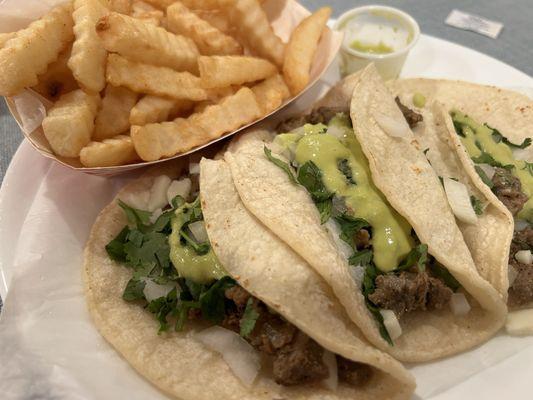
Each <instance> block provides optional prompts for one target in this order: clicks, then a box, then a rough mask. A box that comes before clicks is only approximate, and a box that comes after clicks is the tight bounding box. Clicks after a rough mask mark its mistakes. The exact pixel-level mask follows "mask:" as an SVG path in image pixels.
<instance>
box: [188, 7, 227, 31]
mask: <svg viewBox="0 0 533 400" xmlns="http://www.w3.org/2000/svg"><path fill="white" fill-rule="evenodd" d="M192 12H194V13H195V14H196V15H197V16H198V17H200V18H201V19H203V20H204V21H207V22H209V24H211V25H212V26H214V27H215V28H217V29H218V30H219V31H220V32H222V33H224V34H226V35H230V36H232V37H234V36H235V27H232V26H231V24H230V22H229V19H228V17H227V16H226V14H225V13H224V12H222V10H192Z"/></svg>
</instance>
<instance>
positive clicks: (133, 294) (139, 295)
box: [122, 278, 146, 301]
mask: <svg viewBox="0 0 533 400" xmlns="http://www.w3.org/2000/svg"><path fill="white" fill-rule="evenodd" d="M145 286H146V282H144V281H140V280H138V279H135V278H132V279H130V280H129V281H128V284H127V285H126V289H124V293H122V298H123V299H124V300H126V301H134V300H141V299H144V293H143V290H144V287H145Z"/></svg>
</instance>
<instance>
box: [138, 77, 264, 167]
mask: <svg viewBox="0 0 533 400" xmlns="http://www.w3.org/2000/svg"><path fill="white" fill-rule="evenodd" d="M261 115H262V113H261V109H260V107H259V105H258V104H257V101H256V99H255V96H254V94H253V92H252V91H251V90H250V89H249V88H247V87H243V88H241V89H240V90H239V91H238V92H237V93H235V94H234V95H232V96H228V97H226V98H225V99H223V100H222V101H221V102H220V103H219V104H215V105H212V106H209V107H207V108H206V109H205V110H204V111H203V112H201V113H198V114H193V115H191V116H190V117H189V118H186V119H185V118H178V119H176V120H174V121H172V122H162V123H159V124H148V125H145V126H143V127H138V126H132V129H131V136H132V139H133V143H134V145H135V149H136V151H137V153H138V154H139V156H140V157H141V158H142V159H143V160H145V161H153V160H158V159H160V158H163V157H170V156H173V155H175V154H178V153H183V152H186V151H188V150H191V149H192V148H194V147H196V146H200V145H203V144H206V143H208V142H210V141H211V140H214V139H218V138H219V137H220V136H222V135H223V134H224V133H227V132H231V131H234V130H235V129H238V128H240V127H242V126H244V125H246V124H248V123H250V122H253V121H254V120H256V119H257V118H259V117H260V116H261Z"/></svg>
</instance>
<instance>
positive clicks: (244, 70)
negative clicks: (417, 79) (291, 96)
mask: <svg viewBox="0 0 533 400" xmlns="http://www.w3.org/2000/svg"><path fill="white" fill-rule="evenodd" d="M198 68H199V69H200V78H201V79H202V83H203V85H204V87H206V88H218V87H220V88H223V87H226V86H230V85H242V84H243V83H247V82H255V81H259V80H262V79H266V78H268V77H271V76H273V75H275V74H277V72H278V69H277V68H276V66H275V65H274V64H272V63H271V62H270V61H267V60H264V59H262V58H257V57H247V56H200V57H199V58H198Z"/></svg>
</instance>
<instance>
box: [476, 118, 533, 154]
mask: <svg viewBox="0 0 533 400" xmlns="http://www.w3.org/2000/svg"><path fill="white" fill-rule="evenodd" d="M485 126H486V127H487V128H489V129H490V130H492V140H494V141H495V142H496V143H500V142H503V143H505V144H506V145H507V146H510V147H515V148H518V149H525V148H526V147H528V146H529V145H530V144H531V138H525V139H524V140H523V142H522V143H520V144H516V143H513V142H511V141H509V139H507V138H506V137H505V136H503V135H502V134H501V133H500V131H498V130H497V129H495V128H492V127H490V126H489V125H487V124H485Z"/></svg>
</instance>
